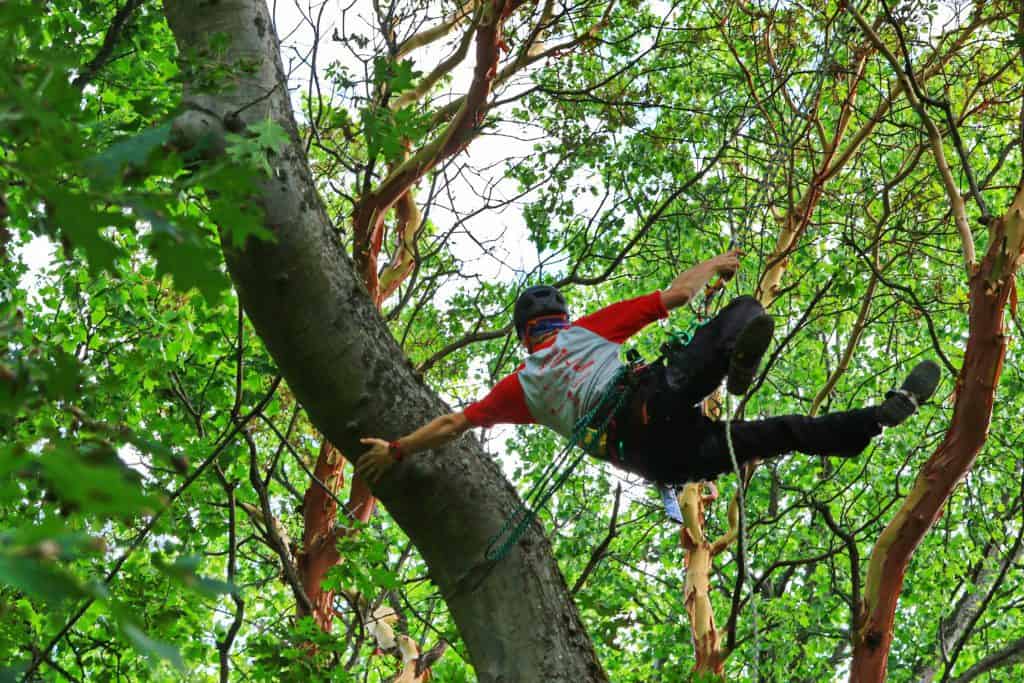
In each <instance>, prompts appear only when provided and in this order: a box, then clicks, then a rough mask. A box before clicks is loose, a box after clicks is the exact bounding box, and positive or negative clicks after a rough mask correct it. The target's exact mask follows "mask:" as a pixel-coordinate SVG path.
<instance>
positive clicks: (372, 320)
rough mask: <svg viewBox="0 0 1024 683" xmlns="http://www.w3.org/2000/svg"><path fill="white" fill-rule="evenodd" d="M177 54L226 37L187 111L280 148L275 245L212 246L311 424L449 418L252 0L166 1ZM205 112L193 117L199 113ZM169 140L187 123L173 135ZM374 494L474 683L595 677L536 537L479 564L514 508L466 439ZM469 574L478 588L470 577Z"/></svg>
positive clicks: (196, 71)
mask: <svg viewBox="0 0 1024 683" xmlns="http://www.w3.org/2000/svg"><path fill="white" fill-rule="evenodd" d="M164 12H165V14H166V16H167V20H168V23H169V24H170V27H171V30H172V31H173V33H174V37H175V39H176V41H177V43H178V47H179V50H180V52H181V54H183V55H186V54H201V53H202V48H203V47H205V46H206V45H207V44H208V43H209V41H210V39H211V37H212V36H213V35H214V34H217V33H221V34H226V35H229V36H231V37H232V42H231V45H230V46H229V47H228V50H227V54H226V55H225V57H224V59H225V61H226V63H228V64H232V65H233V64H238V63H239V62H242V63H245V64H246V65H247V66H249V65H251V68H246V69H234V70H233V73H234V74H235V79H236V80H234V81H233V82H232V83H231V88H230V89H228V90H226V91H224V92H218V93H215V94H209V93H202V92H200V91H199V90H198V87H197V86H198V82H197V81H195V80H192V79H195V78H199V79H201V78H202V77H203V71H204V69H206V68H212V67H215V66H217V65H209V64H202V63H200V64H192V65H190V66H191V67H192V69H189V70H185V71H183V73H184V74H185V75H186V76H185V77H186V79H187V80H186V83H185V101H186V105H187V106H188V105H192V106H193V107H196V108H197V109H196V110H194V111H192V112H190V114H187V115H185V116H186V118H188V119H191V122H192V123H197V124H200V125H195V126H193V127H192V129H193V130H202V129H206V130H208V131H209V132H210V133H212V134H217V133H218V132H220V133H222V132H223V129H222V127H221V123H220V121H218V120H217V118H215V117H214V116H210V115H207V114H202V115H200V114H198V113H197V112H198V111H206V112H212V113H213V114H215V115H216V116H218V117H220V119H221V120H223V119H224V118H225V117H226V116H227V115H228V114H233V113H236V112H237V115H238V116H239V117H240V118H241V119H242V120H243V122H244V123H254V122H258V121H265V120H266V119H267V118H268V117H269V118H272V119H273V120H274V121H276V122H277V123H278V124H280V125H281V126H282V127H284V129H285V130H286V131H288V133H289V135H290V138H291V144H289V145H288V146H287V147H286V148H285V149H283V150H282V151H281V153H280V154H279V155H278V156H276V157H275V158H274V159H273V160H272V163H273V166H274V174H273V177H272V178H270V179H268V180H266V181H265V182H264V183H263V184H262V186H261V187H260V188H259V189H258V194H257V195H256V201H258V202H259V205H260V208H262V210H263V211H264V214H265V218H264V221H265V224H266V226H267V228H268V229H270V230H271V231H272V232H273V234H274V236H275V241H274V242H273V243H269V242H255V241H250V242H249V243H248V244H247V245H246V247H245V248H244V249H242V250H237V249H234V248H232V247H231V245H230V243H228V242H226V243H225V244H224V252H225V257H226V260H227V264H228V268H229V270H230V273H231V277H232V279H233V280H234V282H235V285H236V287H237V289H238V295H239V297H240V299H241V301H242V305H243V306H244V308H245V311H246V313H247V314H248V316H249V318H250V320H251V321H252V323H253V326H254V327H255V328H256V331H257V332H258V334H259V335H260V337H261V339H262V340H263V342H264V343H265V344H266V346H267V349H268V351H269V352H270V354H271V355H272V356H273V358H274V360H275V361H276V362H277V363H278V365H279V366H280V368H281V372H282V373H283V374H284V376H285V377H286V378H287V380H288V384H289V386H290V387H291V389H292V391H294V393H295V395H296V397H297V398H298V399H299V401H300V402H301V403H302V405H303V406H304V407H305V408H306V410H307V412H308V414H309V416H310V419H311V420H312V422H313V424H315V425H316V427H317V428H318V429H320V430H321V431H322V432H323V433H324V434H325V435H326V437H327V438H328V439H329V440H330V442H331V443H333V444H334V445H335V446H337V447H338V448H339V449H340V450H341V451H342V452H344V453H360V452H362V449H361V447H360V444H359V441H358V440H359V438H360V437H361V436H364V435H366V434H381V435H382V436H385V437H394V436H396V435H398V434H399V433H406V432H408V431H411V430H412V429H413V428H415V427H417V426H419V425H420V424H422V423H423V422H424V421H425V420H426V419H428V418H430V417H433V416H434V415H437V414H439V413H440V412H441V411H442V410H446V407H445V406H444V404H443V403H442V402H441V400H440V399H439V398H438V397H437V395H436V394H434V393H433V392H432V391H431V390H430V389H428V388H427V387H425V386H424V385H423V384H422V382H421V381H420V380H418V379H417V377H416V376H415V375H414V374H413V371H412V368H411V367H410V366H409V364H408V363H407V362H406V360H405V358H404V356H403V354H402V351H401V349H400V348H399V347H398V345H397V344H396V343H395V341H394V339H393V338H392V337H391V334H390V332H389V330H388V328H387V327H386V326H385V324H384V322H383V320H381V317H380V314H379V313H378V312H377V309H376V307H375V306H374V303H373V301H372V300H371V299H370V297H369V296H368V294H367V292H366V289H365V288H364V287H363V284H362V281H361V278H360V277H359V274H358V273H357V271H356V269H355V267H354V265H353V263H352V261H351V260H350V259H349V258H348V256H347V255H346V254H345V253H344V249H343V248H342V245H341V244H340V242H339V241H338V239H337V237H336V236H335V234H334V231H333V230H332V227H331V225H330V222H329V219H328V217H327V213H326V211H325V210H324V207H323V204H322V203H321V201H320V200H319V198H318V196H317V194H316V190H315V185H314V184H313V180H312V177H311V175H310V171H309V167H308V164H307V161H306V158H305V156H304V153H303V151H302V147H301V145H300V144H299V142H298V140H299V136H298V133H297V129H296V126H295V122H294V119H293V117H292V112H291V108H290V104H289V101H288V98H287V92H288V91H287V89H286V88H285V87H283V83H284V74H283V69H282V66H281V60H280V54H279V52H278V44H277V37H276V36H275V35H274V32H273V30H271V28H270V27H272V26H273V24H272V22H271V20H270V17H269V15H268V12H267V8H266V5H265V3H264V2H263V0H219V2H208V1H205V0H165V2H164ZM199 107H201V108H202V109H201V110H200V109H198V108H199ZM178 128H179V130H178V134H181V133H182V132H183V131H184V127H182V126H179V127H178ZM391 472H392V473H389V475H388V476H387V477H386V481H385V482H383V483H382V484H381V485H380V486H379V487H378V489H377V490H376V491H375V493H377V494H378V495H379V497H380V499H381V501H382V502H383V503H384V504H385V505H386V506H387V507H388V511H389V512H390V513H391V516H392V517H393V518H394V519H395V521H396V522H397V523H398V524H399V525H401V527H402V529H403V530H404V531H405V532H406V533H407V534H408V535H409V537H410V539H411V540H412V541H413V543H415V545H416V547H417V548H418V549H419V551H420V552H421V554H422V555H423V558H424V560H425V561H426V563H427V566H428V567H429V570H430V578H431V580H432V581H433V582H434V583H435V584H436V585H437V587H438V588H439V589H440V591H441V593H442V595H444V596H447V602H448V607H449V608H450V610H451V614H452V617H453V619H454V620H455V623H456V624H457V626H458V628H459V632H460V634H461V635H462V637H463V639H464V640H465V643H466V649H467V651H468V653H469V658H470V662H471V664H472V665H473V666H474V667H475V669H476V674H477V677H478V679H479V680H480V681H484V682H485V683H490V682H495V681H499V680H500V681H502V682H503V683H516V682H522V683H535V682H536V681H552V682H556V681H557V682H566V683H579V682H584V681H585V682H590V681H606V680H607V677H606V676H605V674H604V672H603V671H602V669H601V666H600V664H599V663H598V661H597V658H596V656H595V654H594V650H593V646H592V644H591V642H590V640H589V638H588V637H587V635H586V632H585V629H584V627H583V624H582V622H581V621H580V618H579V614H578V612H577V611H576V607H575V605H574V604H573V602H572V600H571V597H570V595H569V591H568V588H567V586H566V585H565V580H564V579H563V577H562V575H561V573H560V572H559V570H558V567H557V565H556V564H555V561H554V558H553V557H552V555H551V551H550V547H549V545H548V543H547V541H546V540H545V539H544V537H543V534H542V533H541V531H540V528H539V527H538V526H535V527H533V533H529V534H527V535H526V536H525V537H524V538H523V540H522V541H521V542H520V544H519V545H518V546H517V547H516V548H515V549H514V550H513V552H511V553H510V554H509V555H508V556H507V557H506V558H505V559H504V560H502V562H500V563H498V564H497V565H494V566H493V567H490V568H489V572H486V573H485V572H480V571H477V570H478V569H479V568H480V560H481V558H482V549H483V548H484V547H485V546H486V544H487V540H488V539H489V538H490V537H491V536H492V535H493V534H494V533H496V532H497V531H498V530H499V529H500V528H501V526H502V524H503V523H504V521H505V518H506V515H507V511H508V510H511V509H513V508H515V507H516V506H517V505H518V504H519V498H518V497H517V496H516V493H515V490H514V489H513V488H512V486H510V485H509V484H508V482H507V481H506V480H505V479H504V478H503V477H502V475H501V473H500V471H499V470H498V467H497V465H496V464H494V463H493V462H492V461H491V460H490V458H485V457H483V451H482V450H481V448H480V445H479V443H478V442H477V441H476V440H475V439H472V438H465V439H461V440H459V441H457V442H456V443H454V444H452V445H451V446H449V447H447V448H445V449H443V451H441V452H439V453H436V454H424V455H423V456H422V457H416V458H411V459H409V460H408V461H403V462H402V463H400V464H398V465H396V466H395V467H394V468H393V469H392V471H391ZM470 575H472V578H473V579H474V580H472V581H466V580H464V578H465V577H466V576H470Z"/></svg>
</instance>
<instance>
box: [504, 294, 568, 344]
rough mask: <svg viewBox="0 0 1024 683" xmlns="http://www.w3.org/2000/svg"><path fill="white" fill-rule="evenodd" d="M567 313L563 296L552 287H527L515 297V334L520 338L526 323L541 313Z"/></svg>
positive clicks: (524, 331)
mask: <svg viewBox="0 0 1024 683" xmlns="http://www.w3.org/2000/svg"><path fill="white" fill-rule="evenodd" d="M559 313H561V314H562V315H569V307H568V306H566V305H565V297H564V296H562V293H561V292H559V291H558V290H557V289H555V288H554V287H551V286H548V285H536V286H534V287H527V288H526V291H524V292H523V293H522V294H520V295H519V298H518V299H516V307H515V311H514V312H513V314H512V320H513V321H514V322H515V324H516V334H517V335H519V338H520V339H522V338H523V335H524V334H526V323H528V322H530V321H531V320H533V319H534V318H539V317H540V316H542V315H557V314H559Z"/></svg>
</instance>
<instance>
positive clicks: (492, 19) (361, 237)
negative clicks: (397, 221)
mask: <svg viewBox="0 0 1024 683" xmlns="http://www.w3.org/2000/svg"><path fill="white" fill-rule="evenodd" d="M522 3H523V0H490V1H489V2H485V3H484V4H483V6H482V7H481V10H480V18H479V20H478V21H477V28H476V64H475V66H474V67H473V81H472V83H471V84H470V86H469V92H468V93H467V94H466V97H465V99H464V100H463V101H462V105H461V106H460V107H459V110H458V111H457V112H456V113H455V116H454V117H453V118H452V120H451V122H450V123H449V124H448V125H447V126H445V127H444V129H443V130H442V131H441V133H440V134H438V136H437V137H436V138H434V139H433V140H431V141H430V142H429V143H427V144H426V145H424V146H423V147H421V148H420V149H419V150H418V151H417V152H416V153H414V154H412V155H411V156H410V157H409V158H408V159H407V160H405V161H404V162H403V163H401V164H400V165H399V166H398V167H397V168H395V169H394V170H393V171H392V172H391V173H390V174H389V175H388V177H387V178H385V179H384V180H383V181H382V182H381V184H380V186H379V187H378V188H377V189H376V190H374V191H373V192H371V193H369V194H367V195H365V196H364V197H362V198H360V200H359V203H358V205H357V206H356V208H355V211H354V213H353V215H352V229H353V235H354V237H355V259H356V265H357V267H358V269H359V272H360V273H361V274H362V276H363V280H364V281H365V282H366V283H368V286H367V289H368V290H369V292H370V296H372V297H374V298H375V299H376V298H377V297H378V287H379V286H378V283H377V256H378V255H379V254H380V248H381V244H382V242H383V239H384V216H385V215H386V214H387V212H388V211H389V210H390V209H391V208H392V207H393V206H394V205H395V202H397V201H398V200H399V198H401V197H402V195H404V194H406V193H407V192H409V190H410V189H412V186H413V185H414V184H415V183H416V182H417V181H418V180H419V179H420V178H422V177H423V176H424V175H425V174H426V173H427V172H428V171H430V169H432V168H434V166H436V165H437V164H438V163H439V162H441V161H443V160H444V159H447V158H448V157H450V156H452V155H454V154H457V153H458V152H460V151H462V149H463V148H464V147H465V146H466V145H467V144H469V142H470V140H472V138H473V136H474V135H475V132H476V130H477V128H478V127H479V126H480V125H481V124H482V123H483V120H484V116H485V115H486V113H487V109H488V98H489V96H490V94H491V84H492V82H493V81H494V78H495V76H496V75H497V73H498V61H499V59H500V57H501V46H502V45H503V44H504V41H503V38H502V26H503V25H504V23H505V20H506V19H507V18H508V17H509V15H511V14H512V12H514V11H515V10H516V8H518V7H519V6H520V5H521V4H522Z"/></svg>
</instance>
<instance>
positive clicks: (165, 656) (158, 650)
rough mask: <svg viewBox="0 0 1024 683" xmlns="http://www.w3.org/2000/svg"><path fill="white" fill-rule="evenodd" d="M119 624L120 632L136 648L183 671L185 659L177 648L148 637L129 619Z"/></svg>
mask: <svg viewBox="0 0 1024 683" xmlns="http://www.w3.org/2000/svg"><path fill="white" fill-rule="evenodd" d="M120 626H121V632H122V633H123V634H124V636H125V638H126V639H127V640H128V642H129V643H131V644H132V647H134V648H135V649H136V650H138V651H139V652H141V653H143V654H145V655H147V656H149V657H150V658H152V659H156V660H165V661H168V662H170V663H171V664H172V665H173V666H174V668H176V669H177V670H178V671H181V672H184V671H185V660H183V659H182V658H181V653H180V652H179V651H178V648H176V647H174V646H173V645H170V644H168V643H164V642H162V641H159V640H155V639H153V638H150V637H149V636H148V635H146V633H145V632H144V631H143V630H142V629H141V628H139V627H138V626H136V625H135V624H133V623H131V622H129V621H123V622H121V624H120Z"/></svg>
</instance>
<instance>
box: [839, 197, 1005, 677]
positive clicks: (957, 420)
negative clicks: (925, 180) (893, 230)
mask: <svg viewBox="0 0 1024 683" xmlns="http://www.w3.org/2000/svg"><path fill="white" fill-rule="evenodd" d="M1022 228H1024V183H1022V184H1021V187H1020V188H1019V189H1018V191H1017V196H1016V197H1015V198H1014V201H1013V204H1012V205H1011V206H1010V210H1009V211H1008V212H1007V213H1006V215H1004V216H1003V217H1002V218H999V219H997V220H996V221H995V222H994V225H992V227H991V237H992V239H991V242H990V245H989V248H988V251H987V253H986V254H985V258H984V259H983V260H982V262H981V265H980V267H979V268H978V269H977V271H975V272H974V274H973V275H972V276H971V279H970V314H969V329H970V333H969V336H968V339H967V350H966V353H965V354H964V362H963V366H962V367H961V369H960V375H959V376H958V377H957V385H956V401H955V403H954V406H953V419H952V421H951V422H950V425H949V429H948V430H947V432H946V437H945V439H944V440H943V441H942V443H941V444H940V445H939V447H938V449H937V450H936V451H935V452H934V453H933V454H932V455H931V457H930V458H928V461H927V462H925V464H924V465H923V466H922V467H921V470H920V471H919V472H918V475H917V480H916V481H915V483H914V487H913V489H911V491H910V493H909V494H908V495H907V498H906V500H904V502H903V505H902V507H901V508H900V510H899V511H898V512H897V513H896V515H895V517H893V519H892V521H890V522H889V524H888V526H886V528H885V530H884V531H883V532H882V533H881V535H880V536H879V537H878V541H877V542H876V543H875V547H874V549H873V550H872V553H871V560H870V562H869V565H868V574H867V579H866V581H865V590H864V605H863V609H862V612H861V618H860V625H859V629H858V631H857V633H856V634H855V637H854V650H853V662H852V664H851V667H850V681H853V682H856V683H873V682H874V681H882V680H884V679H885V674H886V667H887V664H888V658H889V649H890V646H891V645H892V636H893V623H894V621H895V615H896V606H897V602H898V600H899V596H900V592H901V591H902V589H903V578H904V575H905V573H906V571H907V565H908V564H909V563H910V559H911V557H912V556H913V554H914V551H915V550H916V549H917V546H918V545H919V544H920V543H921V540H922V539H923V538H924V536H925V534H926V533H928V531H929V530H930V529H931V527H932V526H933V525H934V524H935V522H936V521H938V519H939V518H940V517H941V516H942V511H943V508H944V506H945V504H946V501H948V500H949V497H950V496H951V495H952V493H953V490H954V489H955V488H956V486H957V485H958V484H959V483H960V481H961V480H963V478H964V477H965V476H966V474H967V473H968V472H969V471H970V469H971V467H972V466H973V465H974V461H975V459H976V458H977V456H978V453H979V451H980V450H981V447H982V446H983V445H984V444H985V441H986V439H987V438H988V428H989V424H990V423H991V418H992V406H993V403H994V402H995V394H996V388H997V387H998V386H999V378H1000V375H1001V374H1002V369H1003V357H1004V356H1005V354H1006V337H1005V336H1004V334H1003V323H1004V317H1005V313H1006V304H1007V301H1008V299H1009V297H1010V293H1011V292H1012V291H1013V290H1014V288H1015V286H1016V284H1015V274H1016V271H1017V268H1018V266H1019V264H1020V258H1021V253H1022V250H1021V246H1022V245H1021V240H1022V234H1024V230H1022Z"/></svg>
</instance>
